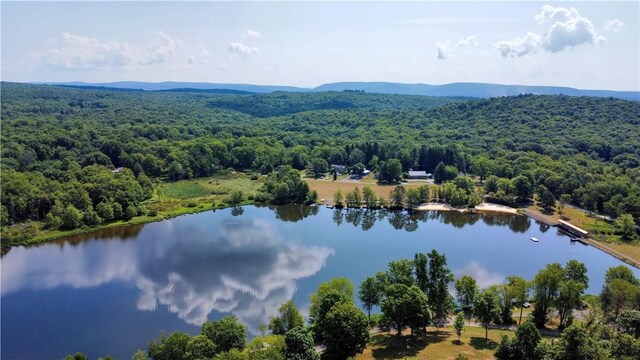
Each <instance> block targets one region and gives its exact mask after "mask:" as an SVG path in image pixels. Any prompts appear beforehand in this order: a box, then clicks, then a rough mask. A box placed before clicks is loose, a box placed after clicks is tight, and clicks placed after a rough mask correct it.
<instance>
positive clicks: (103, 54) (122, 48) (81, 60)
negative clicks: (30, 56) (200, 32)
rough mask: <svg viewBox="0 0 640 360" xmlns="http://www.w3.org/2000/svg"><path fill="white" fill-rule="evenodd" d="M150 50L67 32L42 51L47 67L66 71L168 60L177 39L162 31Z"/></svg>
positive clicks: (42, 58) (174, 48)
mask: <svg viewBox="0 0 640 360" xmlns="http://www.w3.org/2000/svg"><path fill="white" fill-rule="evenodd" d="M156 34H157V37H158V40H157V42H156V43H155V44H153V45H152V46H151V47H150V49H149V50H148V51H146V52H145V51H144V50H143V49H142V48H140V47H136V46H132V45H129V44H128V43H125V42H115V41H110V42H101V41H99V40H97V39H94V38H90V37H87V36H82V35H75V34H71V33H68V32H64V33H62V34H61V36H60V38H58V39H56V40H55V47H53V48H50V49H47V50H45V51H44V52H42V53H41V54H40V63H41V65H44V66H46V67H52V68H54V69H64V70H94V69H108V68H117V67H124V66H128V65H133V64H138V65H152V64H161V63H163V62H165V61H166V60H167V59H168V58H169V57H170V56H171V55H173V53H174V52H175V50H176V44H177V42H176V40H175V39H172V38H171V37H170V36H168V35H167V34H165V33H163V32H162V31H158V32H157V33H156Z"/></svg>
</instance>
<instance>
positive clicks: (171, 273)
mask: <svg viewBox="0 0 640 360" xmlns="http://www.w3.org/2000/svg"><path fill="white" fill-rule="evenodd" d="M530 236H535V237H538V238H539V239H540V240H541V241H540V242H539V243H533V242H532V241H530V240H529V237H530ZM431 249H437V250H438V251H439V252H444V253H445V254H446V256H447V260H448V265H449V267H450V269H451V270H452V271H453V272H454V273H455V275H456V276H460V275H463V274H470V275H472V276H474V277H475V278H476V279H477V280H478V282H479V284H480V286H482V287H483V286H488V285H490V284H494V283H500V282H502V281H503V280H504V279H505V277H506V276H508V275H519V276H523V277H525V278H528V279H531V278H532V277H533V276H534V275H535V273H536V272H537V271H538V270H539V269H541V268H543V267H544V266H545V264H547V263H551V262H560V263H563V264H564V263H566V261H567V260H570V259H578V260H580V261H582V262H584V263H586V265H587V267H588V269H589V273H588V275H589V278H590V287H589V289H588V292H590V293H598V292H599V291H600V288H601V287H602V283H603V277H604V272H605V271H606V269H607V268H609V267H611V266H617V265H620V264H623V263H622V262H620V261H619V260H617V259H615V258H613V257H611V256H609V255H607V254H605V253H603V252H601V251H599V250H597V249H595V248H592V247H587V246H584V245H581V244H578V243H572V242H570V241H569V237H567V236H564V235H562V234H560V233H558V231H557V229H555V228H549V227H547V226H545V225H542V224H539V223H536V222H534V221H532V220H530V219H528V218H525V217H521V216H506V215H484V216H481V215H463V214H457V213H442V212H429V213H421V214H418V215H413V216H410V215H409V214H407V213H401V212H389V213H387V212H381V211H378V212H376V211H369V212H367V211H356V210H352V211H346V210H343V211H337V210H331V209H326V208H309V207H301V206H285V207H274V208H266V207H263V208H258V207H253V206H249V207H244V208H235V209H226V210H222V211H216V212H206V213H200V214H194V215H188V216H182V217H179V218H175V219H172V220H166V221H162V222H158V223H152V224H147V225H144V226H132V227H127V228H121V229H117V230H108V231H101V232H97V233H93V234H89V235H85V236H81V237H74V238H70V239H66V240H63V241H59V242H56V243H47V244H44V245H41V246H38V247H29V248H22V247H21V248H13V249H11V250H10V251H8V252H3V256H2V261H1V266H2V282H1V285H2V287H1V296H2V298H1V301H2V303H1V304H2V319H1V320H2V321H1V327H2V328H1V330H2V333H1V335H2V336H1V342H2V343H1V346H2V357H3V358H4V359H30V358H33V359H59V358H62V357H64V356H65V355H66V354H69V353H75V352H76V351H83V352H84V353H86V354H87V355H88V356H89V357H90V358H97V357H99V356H105V355H111V356H114V357H115V358H130V357H131V355H132V354H133V352H135V350H136V349H138V348H146V344H147V343H148V342H149V341H150V340H151V339H153V338H154V337H156V336H157V335H158V333H159V332H160V331H161V330H164V331H165V332H167V333H169V332H173V331H176V330H181V331H186V332H189V333H192V334H196V333H198V332H199V326H200V325H201V324H202V323H203V322H204V321H206V320H208V319H218V318H220V317H222V316H224V315H227V314H234V315H236V316H237V317H238V318H239V319H240V320H241V321H242V322H244V323H245V324H246V325H247V328H248V330H249V333H250V334H252V335H255V334H257V333H258V326H259V325H260V324H261V323H267V322H268V319H269V317H270V316H272V315H274V313H275V312H276V309H277V308H278V307H279V306H280V304H282V303H284V302H285V301H287V300H289V299H293V300H294V301H295V303H296V305H297V306H298V308H300V309H302V311H303V312H306V311H307V309H308V307H309V295H310V294H311V293H312V292H314V291H315V289H316V287H317V286H318V284H320V283H321V282H323V281H326V280H328V279H331V278H333V277H336V276H346V277H348V278H350V279H351V281H353V283H354V284H356V286H359V284H360V283H361V282H362V280H364V278H365V277H366V276H369V275H373V274H374V273H375V272H377V271H382V270H384V269H385V268H386V265H387V263H388V262H389V261H391V260H397V259H402V258H413V255H414V254H415V253H416V252H428V251H430V250H431ZM633 270H634V272H635V273H636V275H639V276H640V272H639V271H638V270H637V269H633Z"/></svg>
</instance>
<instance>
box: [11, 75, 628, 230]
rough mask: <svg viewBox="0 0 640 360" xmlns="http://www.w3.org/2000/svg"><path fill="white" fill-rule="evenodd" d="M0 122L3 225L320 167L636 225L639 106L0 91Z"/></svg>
mask: <svg viewBox="0 0 640 360" xmlns="http://www.w3.org/2000/svg"><path fill="white" fill-rule="evenodd" d="M1 115H2V163H1V166H2V168H1V169H2V224H3V225H6V224H15V223H20V222H24V221H27V220H36V221H47V224H48V225H47V226H58V227H61V228H64V227H67V228H71V227H73V226H80V225H82V224H86V225H91V224H95V223H99V222H102V221H108V220H109V219H118V218H127V217H132V216H136V215H138V214H141V213H143V212H144V206H142V205H141V204H142V203H143V202H144V200H145V199H146V198H148V197H149V196H151V194H152V192H153V186H154V185H153V184H152V182H153V180H154V179H159V180H162V181H174V180H179V179H188V178H194V177H202V176H208V175H211V174H214V173H216V172H217V171H219V170H221V169H225V168H233V169H235V170H241V171H244V170H251V171H256V172H260V173H262V174H268V173H271V172H272V171H274V170H275V169H276V168H277V167H278V166H280V165H291V166H292V167H293V168H295V169H304V168H305V167H306V166H307V165H308V164H309V163H318V162H323V161H326V162H327V163H328V164H345V165H355V164H358V163H362V164H364V165H366V166H367V167H368V168H371V169H377V168H378V167H380V166H381V165H382V164H383V163H384V162H386V161H388V160H390V159H398V160H399V161H400V162H401V164H402V168H403V170H404V171H407V170H409V169H420V170H427V171H428V172H434V171H435V169H436V167H437V165H438V164H439V163H440V162H442V163H443V164H444V165H448V166H450V167H455V168H456V170H457V171H460V172H470V173H473V174H476V175H479V176H481V177H482V178H487V177H489V176H490V175H495V176H496V177H497V178H505V179H514V178H519V179H520V180H522V182H521V183H523V184H525V185H526V188H527V189H525V190H527V191H528V192H527V191H525V192H520V193H519V194H518V195H522V194H524V195H529V196H530V195H531V194H533V193H534V192H536V191H538V189H540V186H541V185H543V186H544V187H545V188H546V189H548V190H549V191H550V192H551V193H552V194H553V196H554V197H555V198H556V199H558V198H560V196H561V195H563V194H567V195H568V196H570V199H571V202H572V203H574V204H577V205H580V206H583V207H586V208H589V209H594V210H598V211H601V212H604V213H607V214H610V215H612V216H617V215H619V214H621V213H629V214H632V215H633V216H634V217H635V219H636V220H637V219H640V185H639V184H640V103H638V102H632V101H624V100H618V99H613V98H591V97H568V96H533V95H522V96H516V97H501V98H493V99H487V100H466V99H454V98H430V97H420V96H402V95H381V94H367V93H358V92H342V93H341V92H327V93H304V94H300V93H286V92H277V93H271V94H251V95H233V94H210V93H190V92H186V91H181V92H123V91H112V90H108V89H78V88H67V87H55V86H45V85H25V84H14V83H2V113H1ZM116 167H124V168H125V169H123V170H122V171H121V172H118V173H114V172H112V170H113V169H114V168H116ZM494 180H495V179H494ZM517 190H522V189H517ZM507 192H508V191H507ZM514 193H517V191H515V190H514Z"/></svg>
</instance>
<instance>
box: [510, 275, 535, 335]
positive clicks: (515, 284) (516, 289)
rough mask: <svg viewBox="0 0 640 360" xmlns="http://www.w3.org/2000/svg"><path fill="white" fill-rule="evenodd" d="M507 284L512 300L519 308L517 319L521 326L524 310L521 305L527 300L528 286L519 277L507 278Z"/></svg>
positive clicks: (525, 281)
mask: <svg viewBox="0 0 640 360" xmlns="http://www.w3.org/2000/svg"><path fill="white" fill-rule="evenodd" d="M507 282H508V283H507V286H508V287H509V290H510V291H511V292H512V295H513V299H514V301H515V302H516V304H518V307H519V308H520V318H519V319H518V324H521V323H522V310H523V309H524V306H522V305H523V304H524V303H525V302H527V300H528V299H529V290H530V285H529V282H528V281H527V280H525V279H523V278H521V277H519V276H509V277H507Z"/></svg>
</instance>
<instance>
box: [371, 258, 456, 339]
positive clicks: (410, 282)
mask: <svg viewBox="0 0 640 360" xmlns="http://www.w3.org/2000/svg"><path fill="white" fill-rule="evenodd" d="M452 280H453V275H452V274H451V271H450V270H449V269H448V268H447V266H446V258H445V256H444V255H442V254H439V253H438V252H437V251H435V250H433V251H431V252H430V253H429V254H421V253H419V254H416V255H415V259H413V260H408V259H406V260H397V261H392V262H390V263H389V267H388V270H387V271H386V272H381V273H378V274H376V276H375V277H368V278H367V279H365V280H364V282H363V283H362V285H361V286H360V292H359V293H358V296H359V298H360V301H361V302H362V303H363V304H364V306H365V309H367V311H368V312H370V311H371V309H372V308H373V307H374V306H379V307H380V309H381V310H382V319H380V324H379V325H382V326H386V327H389V328H393V329H395V330H396V331H397V334H398V336H399V335H400V334H401V332H402V330H404V329H405V328H406V327H408V328H410V330H411V333H412V334H414V333H416V332H424V331H426V327H427V325H429V324H433V323H435V322H440V321H443V319H445V318H446V317H447V315H448V314H449V312H450V311H451V310H452V309H453V299H452V298H451V296H450V295H449V292H448V285H449V283H450V282H451V281H452Z"/></svg>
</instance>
